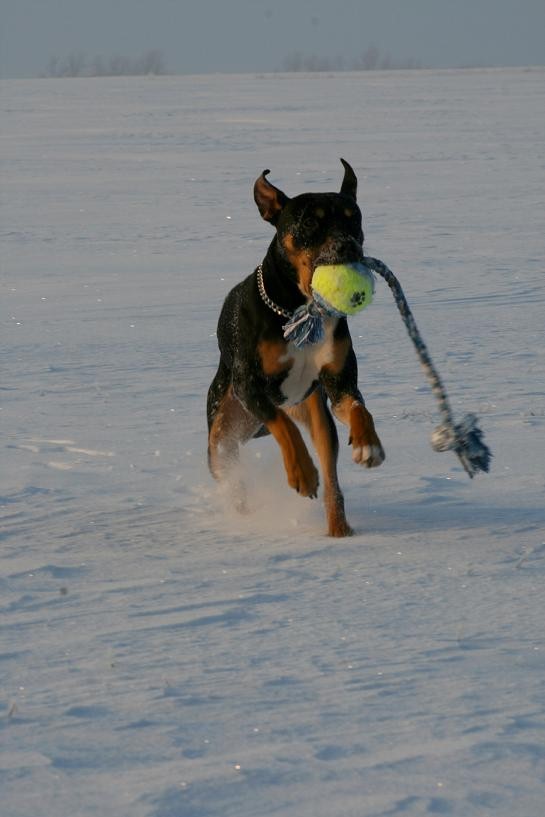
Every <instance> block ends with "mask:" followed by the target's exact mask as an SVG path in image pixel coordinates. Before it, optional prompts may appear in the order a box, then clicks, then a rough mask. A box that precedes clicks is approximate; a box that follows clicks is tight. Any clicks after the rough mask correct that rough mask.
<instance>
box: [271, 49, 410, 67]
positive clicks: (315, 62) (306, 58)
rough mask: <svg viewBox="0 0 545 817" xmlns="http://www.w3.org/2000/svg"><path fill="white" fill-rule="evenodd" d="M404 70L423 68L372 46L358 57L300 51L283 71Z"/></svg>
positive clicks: (287, 60)
mask: <svg viewBox="0 0 545 817" xmlns="http://www.w3.org/2000/svg"><path fill="white" fill-rule="evenodd" d="M403 68H422V64H421V63H420V62H419V61H418V60H414V59H405V60H398V59H394V58H392V57H390V55H389V54H381V53H380V51H379V49H378V48H376V46H374V45H370V46H369V47H368V48H366V49H365V51H363V52H362V53H361V54H360V55H359V56H358V57H355V58H352V59H349V60H348V59H346V57H319V56H316V55H313V54H311V55H305V54H301V53H300V52H299V51H295V52H293V53H292V54H289V55H288V56H287V57H286V58H285V59H284V63H283V70H284V71H288V72H294V71H310V72H312V71H388V70H393V69H403Z"/></svg>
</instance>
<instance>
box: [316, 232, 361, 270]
mask: <svg viewBox="0 0 545 817" xmlns="http://www.w3.org/2000/svg"><path fill="white" fill-rule="evenodd" d="M362 261H363V246H362V245H361V244H360V243H359V241H357V240H356V239H355V238H353V237H352V236H338V237H334V238H332V239H331V240H330V241H328V242H327V244H325V245H324V246H323V247H322V248H321V249H320V252H319V253H318V255H317V256H316V258H315V259H314V265H313V266H314V269H316V267H322V266H330V265H338V264H358V263H361V262H362Z"/></svg>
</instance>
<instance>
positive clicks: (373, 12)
mask: <svg viewBox="0 0 545 817" xmlns="http://www.w3.org/2000/svg"><path fill="white" fill-rule="evenodd" d="M370 45H374V46H376V47H377V48H378V49H379V50H380V52H381V53H382V54H384V55H386V54H388V55H390V56H391V57H392V58H393V59H394V60H400V61H405V60H407V59H409V58H412V59H415V60H418V61H419V62H420V63H422V64H423V65H424V66H427V67H430V68H434V67H459V66H465V65H494V66H496V65H543V64H545V0H0V75H1V76H4V77H31V76H38V75H40V74H41V73H43V72H44V70H45V68H46V65H47V63H48V61H49V58H50V57H52V56H58V57H65V56H67V55H68V54H70V53H72V52H84V53H85V54H86V55H87V56H88V57H89V58H92V57H94V56H95V55H97V54H102V55H103V56H105V57H110V56H112V55H114V54H118V55H123V56H132V57H135V56H138V55H139V54H141V53H143V52H144V51H146V50H149V49H159V50H160V51H162V53H163V56H164V60H165V63H166V66H167V68H168V69H169V70H170V71H171V72H172V73H208V72H216V71H219V72H246V71H274V70H277V69H281V68H282V66H283V64H284V60H285V58H286V57H287V56H288V55H290V54H292V53H293V52H297V51H298V52H300V53H302V54H303V55H305V56H307V55H316V56H322V57H329V58H335V57H338V56H341V55H343V56H344V57H345V58H346V60H347V62H350V61H351V60H353V59H355V58H357V57H358V56H359V55H360V54H361V53H362V52H363V51H364V50H365V49H366V48H367V47H368V46H370Z"/></svg>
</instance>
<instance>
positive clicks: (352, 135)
mask: <svg viewBox="0 0 545 817" xmlns="http://www.w3.org/2000/svg"><path fill="white" fill-rule="evenodd" d="M544 88H545V71H544V70H543V69H532V70H514V69H508V70H507V69H505V70H503V69H501V70H488V71H484V70H483V71H444V72H427V71H418V72H407V73H404V72H392V73H372V74H358V75H349V74H342V75H334V76H327V75H309V76H303V75H295V76H282V75H279V76H258V77H251V76H244V77H225V76H222V77H220V76H218V77H216V76H209V77H183V78H176V77H171V78H169V77H165V78H160V79H159V78H141V79H80V80H39V81H6V82H4V83H3V84H2V85H1V86H0V108H1V133H0V138H1V147H2V159H3V162H4V164H3V170H2V192H1V195H2V202H1V203H2V212H1V232H2V236H1V237H2V249H1V265H2V266H1V276H2V293H1V299H2V300H1V312H2V368H3V376H2V382H1V385H0V388H1V395H0V398H1V399H0V406H1V411H0V423H1V425H2V432H3V435H2V443H1V460H2V468H1V475H0V495H1V499H2V506H1V512H2V533H1V536H0V548H1V549H0V571H1V579H0V588H1V596H0V605H1V608H0V609H1V619H0V620H1V630H0V683H1V699H0V705H1V707H2V713H1V716H0V791H1V807H0V811H1V813H2V815H3V817H90V815H99V816H100V817H125V816H127V817H128V816H129V815H130V817H265V816H266V815H282V817H378V816H379V815H383V816H384V817H386V815H404V816H405V817H414V816H415V815H424V814H441V815H447V814H448V815H456V817H473V815H494V817H513V815H516V817H540V815H542V814H543V803H544V802H545V592H544V581H545V490H544V489H545V465H544V463H545V320H544V315H545V278H544V269H545V267H544V262H545V258H544V256H545V247H544V242H543V235H544V226H545V220H544V213H545V201H544V199H545V151H544V134H545V112H544V109H543V91H544ZM340 156H343V157H345V158H346V159H348V160H349V161H350V162H351V163H352V164H353V166H354V168H355V169H356V171H357V172H358V174H359V179H360V191H361V203H362V207H363V210H364V217H365V226H366V235H367V250H368V252H369V253H370V254H372V255H376V256H378V257H380V258H383V259H384V261H385V262H386V263H387V264H388V265H389V266H390V267H391V268H392V269H393V270H394V271H395V272H396V273H397V274H398V276H399V277H400V279H401V282H402V284H403V286H404V288H405V291H406V294H407V296H408V298H409V301H410V303H411V305H412V307H413V310H414V313H415V316H416V319H417V322H418V325H419V328H420V330H421V331H422V333H423V335H424V337H425V339H426V341H427V343H428V346H429V349H430V352H431V354H432V356H433V358H434V361H435V363H436V365H437V367H438V369H439V371H440V373H441V375H442V376H443V378H444V380H445V382H446V385H447V388H448V390H449V394H450V397H451V400H452V403H453V407H454V409H455V411H456V415H457V416H458V417H460V416H461V415H462V414H463V413H465V412H467V411H474V412H476V413H477V414H478V415H479V416H480V419H481V424H482V427H483V429H484V430H485V433H486V441H487V442H488V443H489V444H490V446H491V447H492V449H493V452H494V460H493V462H492V470H491V473H490V475H488V476H479V477H477V478H476V479H475V480H473V481H470V480H469V479H468V478H467V476H466V475H465V473H464V472H463V471H462V469H461V466H460V465H459V463H458V461H457V460H456V458H455V457H454V456H453V455H452V454H450V453H446V454H436V453H434V452H433V451H432V449H431V448H430V446H429V435H430V433H431V431H432V429H433V427H434V424H435V422H436V421H437V415H436V410H435V409H436V405H435V401H434V398H433V397H432V395H431V393H430V391H429V389H428V388H427V386H426V384H425V381H424V378H423V375H422V372H421V370H420V368H419V366H418V362H417V359H416V356H415V354H414V351H413V349H412V346H411V345H410V343H409V341H408V338H407V336H406V334H405V330H404V328H403V325H402V323H401V321H400V319H399V316H398V314H397V311H396V309H395V305H394V302H393V300H392V298H391V295H390V292H389V290H388V288H387V287H386V285H385V284H384V283H381V282H380V281H379V282H378V284H377V286H378V292H377V297H376V300H375V303H374V305H373V306H372V308H370V309H369V310H366V311H365V312H364V313H362V315H361V316H359V317H357V318H354V319H352V322H351V326H352V334H353V337H354V341H355V345H356V347H357V351H358V357H359V365H360V381H361V385H362V390H363V392H364V394H365V396H366V398H367V401H368V404H369V407H370V409H371V411H372V412H373V414H374V416H375V419H376V421H377V426H378V429H379V433H380V435H381V438H382V441H383V443H384V445H385V448H386V452H387V460H386V462H385V464H384V466H383V467H382V468H380V469H377V470H376V471H373V472H366V471H363V470H359V469H358V468H357V467H356V466H354V465H353V464H352V462H351V459H350V452H349V449H348V447H347V446H346V445H345V444H343V445H342V447H341V467H340V470H341V480H342V484H343V486H344V488H345V497H346V505H347V510H348V518H349V520H350V521H351V523H352V525H353V526H354V527H355V528H356V535H355V536H354V537H353V538H350V539H346V540H341V541H336V540H330V539H328V538H326V537H325V536H324V535H323V518H322V506H321V501H320V500H318V501H317V502H316V501H314V502H313V501H311V500H304V499H302V498H300V497H298V496H296V495H295V494H292V493H291V492H290V490H289V488H288V487H287V485H286V484H285V478H284V475H283V470H282V465H281V463H280V459H279V455H278V452H277V451H276V450H275V448H274V445H273V444H272V443H271V441H270V440H268V439H265V440H261V441H256V442H255V443H252V445H251V446H248V448H247V449H246V450H245V454H244V462H245V468H246V470H247V472H248V474H249V477H250V482H251V484H252V502H253V508H254V512H253V513H252V515H250V516H249V517H248V518H239V517H237V516H236V515H235V514H234V513H233V512H232V511H231V509H230V508H229V505H228V503H227V502H226V500H225V499H223V498H222V497H221V496H220V495H218V493H217V490H216V488H215V486H214V485H213V484H212V481H211V479H210V478H209V476H208V474H207V470H206V463H205V445H206V438H205V416H204V400H205V394H206V390H207V387H208V384H209V382H210V380H211V378H212V376H213V373H214V370H215V365H216V362H217V349H216V341H215V337H214V331H215V325H216V319H217V314H218V311H219V308H220V305H221V302H222V300H223V297H224V296H225V294H226V292H227V290H228V289H229V288H230V287H231V286H232V285H233V284H234V283H235V282H237V281H238V280H239V279H240V278H241V277H242V276H244V275H246V274H248V273H249V272H250V271H251V269H252V268H253V267H255V265H256V264H257V263H258V262H259V261H260V260H261V258H262V257H263V254H264V252H265V249H266V247H267V245H268V242H269V240H270V238H271V233H270V228H269V227H268V225H266V224H265V223H263V222H262V221H261V220H260V218H259V215H258V213H257V211H256V209H255V207H254V204H253V201H252V196H251V190H252V185H253V182H254V179H255V178H256V177H257V175H258V174H259V173H260V172H261V171H262V170H263V168H266V167H269V168H271V170H272V173H271V177H270V178H271V181H273V183H275V184H277V185H278V186H280V187H282V188H283V189H284V190H285V191H286V192H287V193H288V194H294V193H298V192H303V191H306V190H316V191H317V190H323V189H326V190H327V189H338V186H339V184H340V180H341V177H342V168H341V165H340V163H339V157H340ZM341 436H342V440H343V441H345V439H346V436H345V432H344V431H342V430H341Z"/></svg>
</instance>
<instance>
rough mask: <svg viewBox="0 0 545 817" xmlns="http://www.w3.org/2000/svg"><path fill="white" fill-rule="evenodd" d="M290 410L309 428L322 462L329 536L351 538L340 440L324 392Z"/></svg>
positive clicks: (291, 414)
mask: <svg viewBox="0 0 545 817" xmlns="http://www.w3.org/2000/svg"><path fill="white" fill-rule="evenodd" d="M288 411H289V414H290V416H291V417H292V418H293V419H295V420H299V421H300V422H302V423H303V424H304V425H305V426H306V427H307V428H308V429H309V431H310V435H311V437H312V442H313V443H314V447H315V449H316V453H317V454H318V459H319V460H320V466H321V470H322V480H323V483H324V504H325V510H326V517H327V532H328V535H329V536H336V537H341V536H350V535H351V534H352V528H351V527H350V525H349V524H348V522H347V521H346V516H345V512H344V497H343V494H342V491H341V488H340V485H339V479H338V476H337V457H338V454H339V438H338V435H337V429H336V427H335V421H334V420H333V417H332V416H331V412H330V411H329V408H328V406H327V403H326V398H325V395H324V393H323V391H322V389H321V388H318V389H316V390H315V391H314V392H313V393H312V394H311V395H310V397H307V399H306V400H305V401H304V402H303V403H300V404H299V405H298V406H294V407H293V408H291V409H288Z"/></svg>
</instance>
